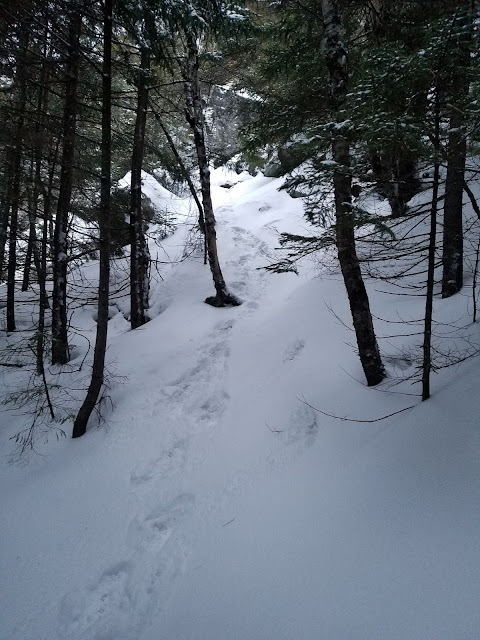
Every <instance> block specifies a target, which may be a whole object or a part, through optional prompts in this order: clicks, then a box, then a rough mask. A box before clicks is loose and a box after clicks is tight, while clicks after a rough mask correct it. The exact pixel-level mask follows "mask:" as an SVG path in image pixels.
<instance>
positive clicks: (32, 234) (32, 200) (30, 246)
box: [22, 113, 40, 291]
mask: <svg viewBox="0 0 480 640" xmlns="http://www.w3.org/2000/svg"><path fill="white" fill-rule="evenodd" d="M38 117H40V115H39V114H38V113H37V118H38ZM36 135H37V136H38V137H39V131H38V127H36ZM34 167H35V159H34V158H32V161H31V163H30V176H29V188H28V191H29V194H28V241H27V251H26V254H25V264H24V267H23V282H22V291H28V287H29V286H30V272H31V268H32V259H33V262H34V264H35V269H36V272H37V281H38V277H39V271H40V257H39V254H38V246H37V230H36V223H37V213H38V197H39V194H40V191H39V183H38V181H37V180H35V176H34V171H35V170H34Z"/></svg>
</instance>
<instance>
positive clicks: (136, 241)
mask: <svg viewBox="0 0 480 640" xmlns="http://www.w3.org/2000/svg"><path fill="white" fill-rule="evenodd" d="M149 71H150V52H149V51H148V50H147V49H146V48H145V47H143V48H142V49H141V51H140V68H139V69H138V73H137V109H136V115H135V133H134V138H133V152H132V163H131V187H130V324H131V326H132V329H136V328H137V327H140V326H141V325H143V324H145V322H146V321H147V315H146V310H147V309H148V289H149V282H148V266H149V262H150V256H149V253H148V245H147V242H146V238H145V233H144V228H143V227H144V220H143V213H142V166H143V154H144V147H145V127H146V123H147V110H148V81H149V77H148V74H149Z"/></svg>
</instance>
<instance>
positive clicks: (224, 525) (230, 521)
mask: <svg viewBox="0 0 480 640" xmlns="http://www.w3.org/2000/svg"><path fill="white" fill-rule="evenodd" d="M236 519H237V518H232V519H231V520H229V521H228V522H225V524H222V527H226V526H227V525H228V524H232V522H233V521H234V520H236Z"/></svg>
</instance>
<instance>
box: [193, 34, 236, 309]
mask: <svg viewBox="0 0 480 640" xmlns="http://www.w3.org/2000/svg"><path fill="white" fill-rule="evenodd" d="M186 38H187V60H186V64H185V68H184V76H185V77H184V79H185V102H186V109H185V114H186V118H187V122H188V124H189V125H190V128H191V129H192V132H193V138H194V141H195V150H196V152H197V161H198V168H199V171H200V188H201V191H202V202H203V215H204V221H205V236H206V245H207V254H208V262H209V265H210V271H211V272H212V277H213V283H214V286H215V290H216V295H215V296H210V297H208V298H206V300H205V302H206V303H207V304H211V305H212V306H214V307H226V306H238V305H239V304H241V303H240V300H238V298H237V297H236V296H234V295H233V294H231V293H230V292H229V291H228V289H227V285H226V283H225V280H224V278H223V274H222V270H221V268H220V262H219V259H218V251H217V234H216V231H215V215H214V213H213V204H212V196H211V192H210V168H209V166H208V154H207V145H206V142H205V123H204V115H203V105H202V97H201V95H200V87H199V82H198V47H197V42H196V39H195V35H194V34H193V33H191V32H190V31H188V30H187V32H186Z"/></svg>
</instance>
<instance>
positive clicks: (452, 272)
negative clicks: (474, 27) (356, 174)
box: [442, 0, 473, 298]
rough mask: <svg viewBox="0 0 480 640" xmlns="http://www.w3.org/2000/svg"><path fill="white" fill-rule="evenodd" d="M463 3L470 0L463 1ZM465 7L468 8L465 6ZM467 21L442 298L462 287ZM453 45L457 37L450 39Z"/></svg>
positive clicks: (452, 140)
mask: <svg viewBox="0 0 480 640" xmlns="http://www.w3.org/2000/svg"><path fill="white" fill-rule="evenodd" d="M464 3H465V4H466V5H469V4H470V0H464ZM466 8H467V10H468V7H466ZM462 17H463V18H464V19H465V20H468V23H469V24H468V23H467V24H466V25H465V27H466V28H467V27H468V32H467V33H464V34H462V35H461V36H460V46H459V47H458V51H459V64H458V65H457V67H456V71H455V74H456V77H455V78H454V82H453V86H452V94H453V97H452V102H453V105H452V107H451V110H450V127H449V134H448V152H447V177H446V181H445V200H444V205H443V211H444V215H443V254H442V261H443V274H442V298H449V297H450V296H453V295H454V294H455V293H458V291H460V289H461V288H462V286H463V182H464V178H465V158H466V155H467V139H466V135H465V133H464V131H463V125H464V120H465V116H464V111H463V110H464V99H465V98H466V97H467V96H468V91H469V79H468V67H469V65H470V46H471V45H470V40H471V34H470V30H471V24H472V20H473V15H472V14H470V16H468V14H465V16H462ZM453 44H454V45H457V44H458V40H454V41H453Z"/></svg>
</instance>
